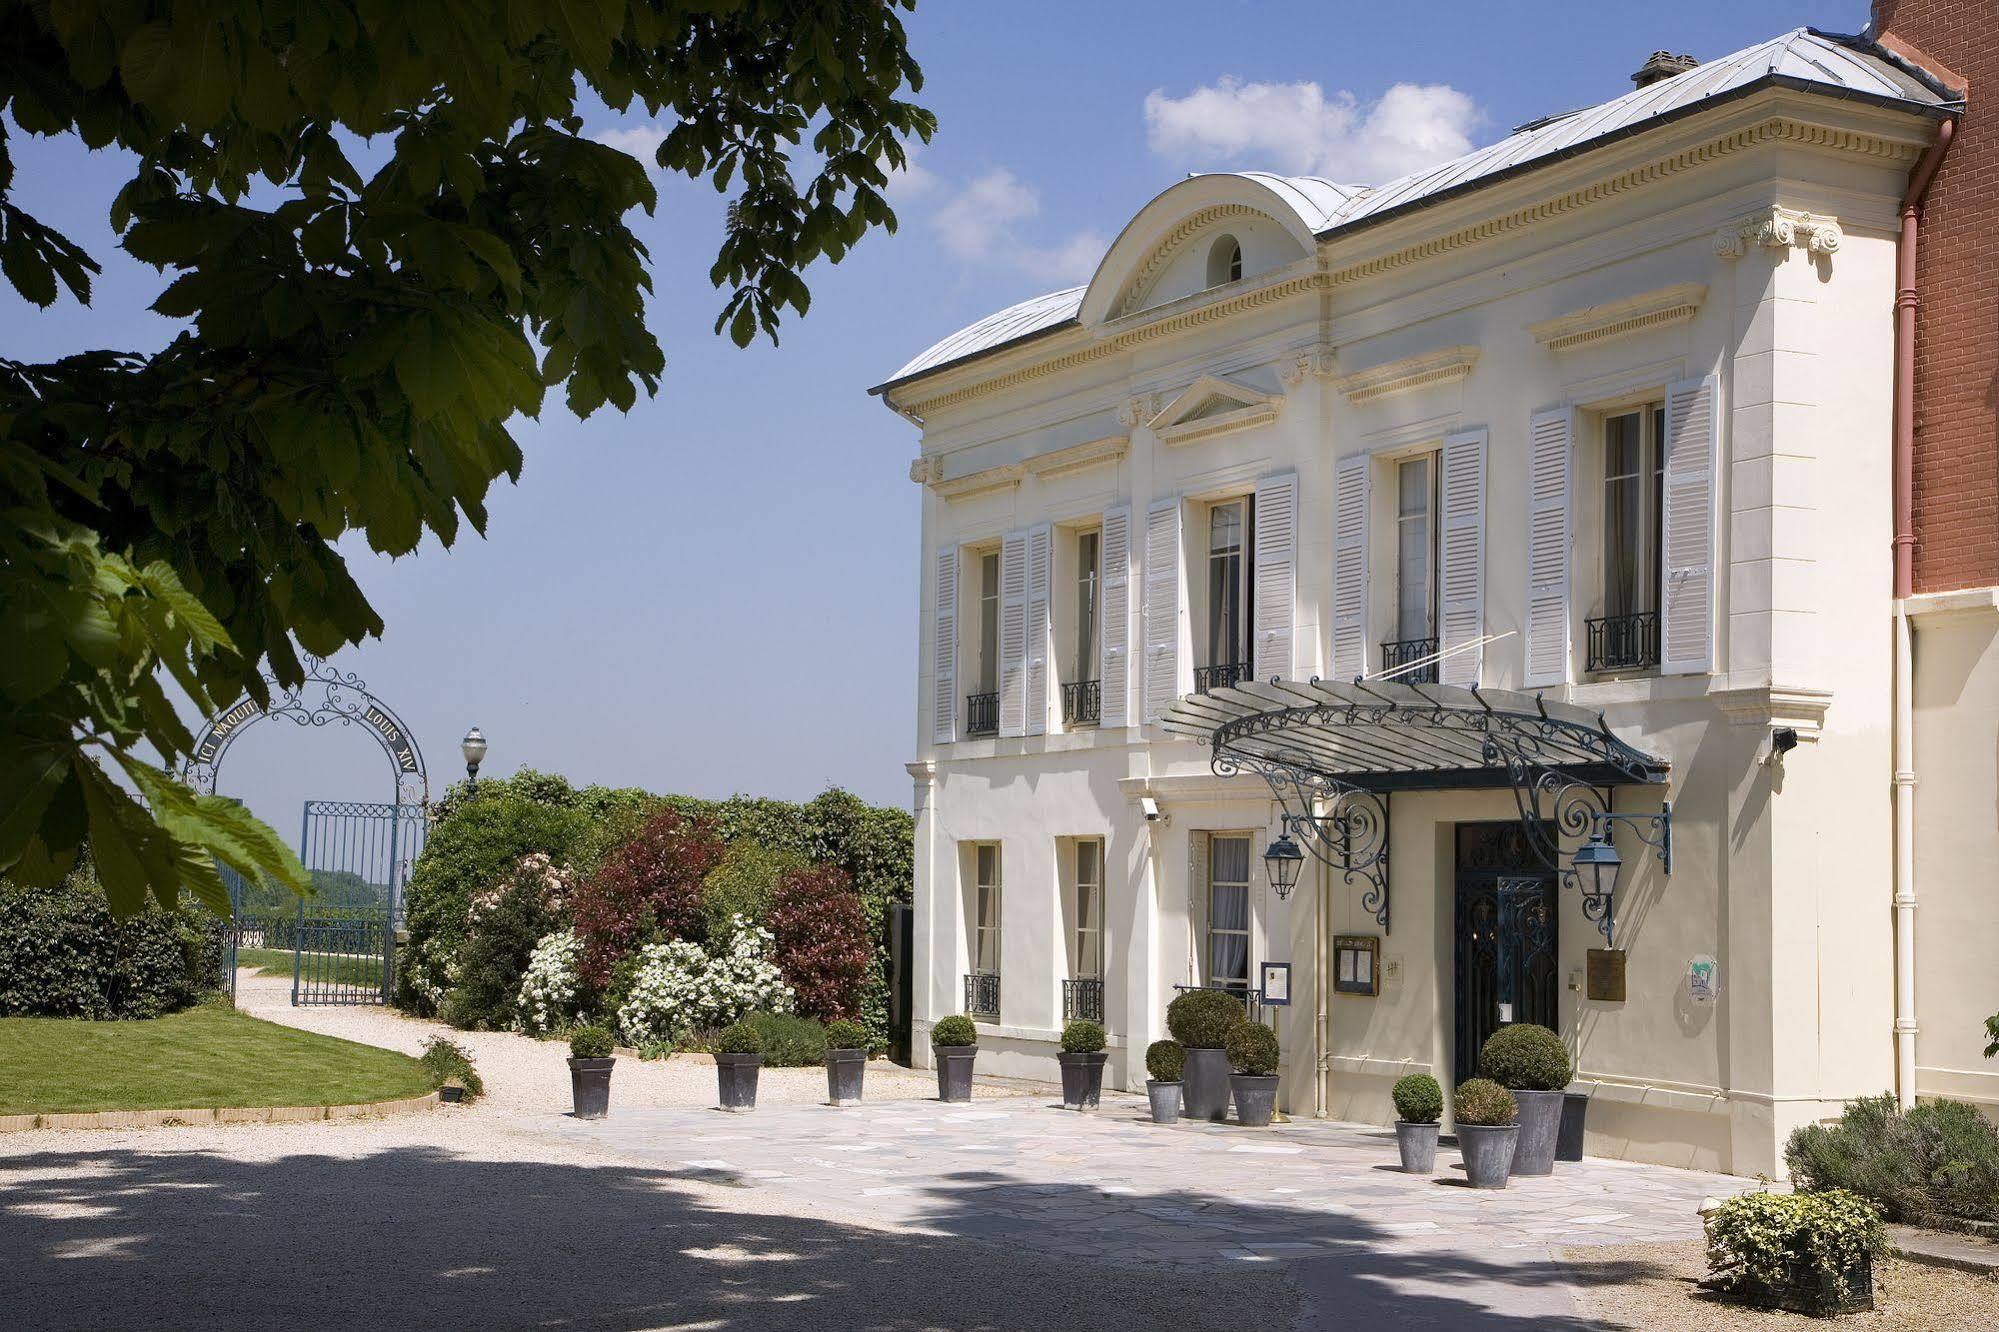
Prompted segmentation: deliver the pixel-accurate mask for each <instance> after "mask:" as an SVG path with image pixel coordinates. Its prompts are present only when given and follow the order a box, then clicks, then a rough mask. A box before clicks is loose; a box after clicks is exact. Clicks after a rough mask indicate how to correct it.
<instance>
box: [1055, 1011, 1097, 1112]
mask: <svg viewBox="0 0 1999 1332" xmlns="http://www.w3.org/2000/svg"><path fill="white" fill-rule="evenodd" d="M1104 1059H1105V1054H1104V1029H1103V1026H1102V1024H1101V1023H1096V1022H1091V1021H1090V1020H1089V1019H1087V1018H1077V1019H1075V1020H1074V1021H1072V1022H1071V1023H1069V1025H1068V1026H1066V1027H1064V1028H1062V1053H1061V1054H1059V1055H1056V1056H1055V1061H1056V1062H1057V1063H1059V1064H1060V1065H1061V1066H1062V1108H1063V1109H1064V1110H1094V1109H1096V1108H1097V1102H1098V1101H1099V1100H1100V1099H1101V1098H1102V1096H1103V1092H1104Z"/></svg>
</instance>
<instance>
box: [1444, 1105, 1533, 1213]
mask: <svg viewBox="0 0 1999 1332" xmlns="http://www.w3.org/2000/svg"><path fill="white" fill-rule="evenodd" d="M1519 1116H1520V1109H1519V1107H1518V1106H1516V1105H1515V1104H1514V1102H1513V1093H1512V1092H1510V1091H1508V1090H1506V1088H1504V1087H1502V1086H1500V1085H1499V1084H1498V1083H1496V1082H1494V1081H1492V1080H1491V1079H1490V1078H1471V1079H1469V1080H1467V1081H1465V1082H1461V1083H1459V1084H1458V1095H1457V1104H1456V1106H1455V1107H1454V1108H1453V1109H1452V1112H1451V1119H1452V1120H1453V1121H1454V1122H1455V1123H1456V1125H1457V1130H1458V1150H1459V1151H1460V1152H1462V1153H1463V1154H1464V1158H1465V1179H1466V1180H1467V1181H1468V1182H1469V1183H1470V1184H1471V1186H1472V1187H1473V1188H1475V1189H1503V1188H1505V1187H1506V1178H1507V1176H1508V1175H1511V1174H1512V1173H1513V1147H1514V1143H1515V1142H1516V1141H1518V1139H1519V1137H1520V1124H1519Z"/></svg>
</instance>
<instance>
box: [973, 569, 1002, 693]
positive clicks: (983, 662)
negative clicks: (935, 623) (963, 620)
mask: <svg viewBox="0 0 1999 1332" xmlns="http://www.w3.org/2000/svg"><path fill="white" fill-rule="evenodd" d="M972 558H973V559H974V560H976V561H977V562H978V570H979V577H978V581H977V592H976V596H977V599H978V608H979V613H978V616H977V618H976V619H975V621H974V623H975V625H976V626H977V627H976V628H975V629H974V631H973V632H975V633H976V634H977V635H978V643H979V677H978V679H979V687H978V688H977V689H975V690H973V691H971V692H973V693H976V694H996V693H998V692H999V666H1000V663H999V657H1000V641H999V640H1000V551H999V547H997V546H994V547H991V548H989V549H981V550H977V551H974V552H973V553H972Z"/></svg>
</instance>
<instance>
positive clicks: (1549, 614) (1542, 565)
mask: <svg viewBox="0 0 1999 1332" xmlns="http://www.w3.org/2000/svg"><path fill="white" fill-rule="evenodd" d="M1574 417H1575V412H1574V410H1573V409H1572V408H1569V407H1566V406H1564V407H1549V408H1544V409H1543V410H1541V411H1538V412H1535V413H1534V414H1533V416H1532V417H1530V418H1529V419H1528V423H1527V454H1528V458H1527V671H1526V675H1525V676H1524V677H1523V682H1524V683H1525V684H1526V685H1528V686H1529V687H1530V688H1532V687H1536V686H1542V685H1560V684H1567V683H1568V682H1569V655H1570V651H1569V525H1570V519H1569V509H1570V504H1569V490H1570V486H1569V473H1570V471H1571V470H1572V469H1573V467H1574V465H1575V464H1574V459H1573V456H1572V455H1573V453H1574V448H1573V443H1572V440H1573V435H1574V429H1573V425H1572V422H1573V420H1574Z"/></svg>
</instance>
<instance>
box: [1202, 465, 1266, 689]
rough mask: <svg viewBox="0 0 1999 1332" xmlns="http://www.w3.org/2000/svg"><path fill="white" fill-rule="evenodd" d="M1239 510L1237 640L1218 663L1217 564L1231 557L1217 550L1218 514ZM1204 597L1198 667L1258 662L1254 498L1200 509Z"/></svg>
mask: <svg viewBox="0 0 1999 1332" xmlns="http://www.w3.org/2000/svg"><path fill="white" fill-rule="evenodd" d="M1229 508H1236V509H1240V511H1241V515H1242V517H1241V522H1240V524H1239V526H1238V529H1237V530H1238V532H1239V539H1238V544H1237V546H1236V547H1235V549H1234V551H1233V558H1234V559H1235V560H1236V562H1237V563H1236V572H1235V576H1234V578H1233V579H1232V580H1231V581H1232V582H1233V583H1234V585H1235V586H1234V591H1235V607H1236V625H1235V633H1234V634H1233V636H1232V637H1233V639H1234V641H1233V642H1232V643H1230V644H1229V645H1228V657H1227V659H1226V660H1218V659H1217V657H1216V648H1217V646H1218V643H1219V636H1220V628H1221V625H1220V620H1221V613H1222V608H1221V606H1220V605H1219V604H1218V598H1217V597H1216V596H1215V588H1216V572H1215V565H1216V563H1217V561H1220V560H1226V559H1228V558H1231V552H1229V551H1226V550H1223V551H1218V550H1216V549H1215V515H1216V514H1217V513H1218V512H1220V511H1221V510H1223V509H1229ZM1201 518H1202V525H1201V534H1202V535H1201V543H1202V544H1201V550H1202V559H1201V597H1202V600H1203V602H1204V603H1205V606H1204V611H1205V614H1204V615H1203V617H1202V619H1203V622H1204V626H1205V629H1206V632H1205V633H1203V634H1202V635H1201V643H1200V650H1201V656H1200V658H1199V664H1200V665H1202V666H1208V667H1213V666H1236V665H1240V666H1247V665H1249V664H1250V662H1252V661H1253V660H1254V659H1255V643H1254V642H1253V641H1252V639H1253V630H1254V621H1255V618H1256V604H1255V598H1256V497H1255V496H1254V495H1230V496H1227V497H1226V498H1223V499H1218V500H1212V501H1210V502H1208V503H1207V504H1204V505H1202V506H1201Z"/></svg>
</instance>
